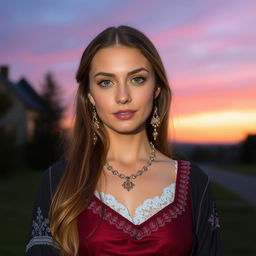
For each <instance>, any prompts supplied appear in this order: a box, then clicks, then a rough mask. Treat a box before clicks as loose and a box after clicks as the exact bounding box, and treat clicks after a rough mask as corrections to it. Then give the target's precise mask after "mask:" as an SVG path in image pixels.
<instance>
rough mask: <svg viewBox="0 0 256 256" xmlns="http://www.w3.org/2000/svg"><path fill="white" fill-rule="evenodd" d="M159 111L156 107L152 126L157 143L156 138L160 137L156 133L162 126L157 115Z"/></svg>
mask: <svg viewBox="0 0 256 256" xmlns="http://www.w3.org/2000/svg"><path fill="white" fill-rule="evenodd" d="M157 110H158V108H157V106H156V105H155V109H154V113H153V116H152V118H151V125H152V126H153V127H154V131H153V137H154V140H155V141H156V137H157V135H158V132H157V131H156V128H157V127H158V126H159V125H160V117H159V115H158V113H157Z"/></svg>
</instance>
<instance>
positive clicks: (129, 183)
mask: <svg viewBox="0 0 256 256" xmlns="http://www.w3.org/2000/svg"><path fill="white" fill-rule="evenodd" d="M149 143H150V146H151V148H152V152H151V153H150V156H149V160H148V161H147V163H146V165H144V166H143V167H142V168H141V169H140V170H138V171H137V172H136V174H132V175H130V176H126V175H125V174H122V173H119V172H118V171H117V170H114V169H113V167H112V166H111V165H109V164H108V162H107V161H106V163H105V165H104V166H106V168H107V170H109V171H111V172H112V173H113V174H114V175H117V176H118V177H119V178H120V179H126V181H125V182H124V183H123V184H122V186H123V188H125V189H127V190H128V191H130V190H131V189H132V188H133V186H135V184H134V183H133V182H132V181H131V179H136V178H137V177H138V176H140V175H142V174H143V173H144V172H145V171H147V170H148V167H149V166H150V165H151V164H152V162H153V161H154V159H155V157H156V149H155V146H154V144H153V143H152V142H149Z"/></svg>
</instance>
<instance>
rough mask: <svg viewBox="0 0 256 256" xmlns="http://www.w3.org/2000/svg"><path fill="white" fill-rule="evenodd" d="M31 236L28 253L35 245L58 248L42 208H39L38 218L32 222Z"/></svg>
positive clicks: (27, 247)
mask: <svg viewBox="0 0 256 256" xmlns="http://www.w3.org/2000/svg"><path fill="white" fill-rule="evenodd" d="M31 235H32V238H31V240H30V241H29V243H28V244H27V246H26V252H27V251H28V250H29V249H30V248H31V247H32V246H34V245H51V246H54V247H56V248H58V247H57V246H56V245H55V244H53V239H52V236H51V233H50V227H49V219H48V218H45V217H44V216H43V214H42V210H41V208H40V207H37V211H36V218H35V219H34V220H33V222H32V232H31Z"/></svg>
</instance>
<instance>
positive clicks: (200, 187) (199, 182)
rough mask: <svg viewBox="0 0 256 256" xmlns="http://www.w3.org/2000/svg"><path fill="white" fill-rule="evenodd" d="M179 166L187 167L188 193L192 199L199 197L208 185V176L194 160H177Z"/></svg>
mask: <svg viewBox="0 0 256 256" xmlns="http://www.w3.org/2000/svg"><path fill="white" fill-rule="evenodd" d="M179 162H180V164H181V166H188V167H189V184H190V193H191V197H192V198H193V199H199V198H201V197H202V196H203V194H204V193H205V191H206V190H207V188H208V187H209V186H210V178H209V176H208V175H207V174H206V173H205V172H204V170H202V169H201V168H200V166H199V165H198V164H197V163H195V162H194V161H190V160H179Z"/></svg>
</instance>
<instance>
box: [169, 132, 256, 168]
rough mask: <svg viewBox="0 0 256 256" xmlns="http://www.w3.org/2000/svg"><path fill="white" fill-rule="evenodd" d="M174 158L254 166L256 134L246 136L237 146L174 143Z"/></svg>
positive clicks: (255, 162)
mask: <svg viewBox="0 0 256 256" xmlns="http://www.w3.org/2000/svg"><path fill="white" fill-rule="evenodd" d="M173 147H174V152H175V155H176V157H179V158H183V159H188V160H193V161H198V162H215V163H227V164H230V163H237V164H256V134H248V135H247V136H246V138H245V139H244V140H243V141H241V142H240V143H237V144H231V145H215V144H210V145H197V144H179V143H174V146H173Z"/></svg>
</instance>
